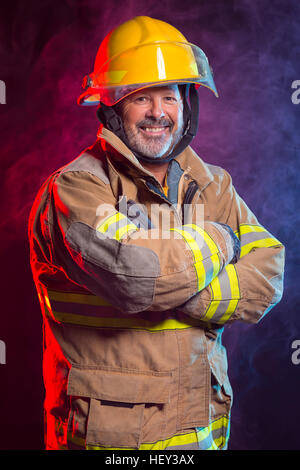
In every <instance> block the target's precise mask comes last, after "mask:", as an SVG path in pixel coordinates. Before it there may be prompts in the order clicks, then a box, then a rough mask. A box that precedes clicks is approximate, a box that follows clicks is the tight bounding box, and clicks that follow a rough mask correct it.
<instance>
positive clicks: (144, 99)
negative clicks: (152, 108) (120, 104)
mask: <svg viewBox="0 0 300 470" xmlns="http://www.w3.org/2000/svg"><path fill="white" fill-rule="evenodd" d="M134 102H135V103H137V104H145V103H148V102H149V98H148V96H138V97H137V98H136V99H135V100H134Z"/></svg>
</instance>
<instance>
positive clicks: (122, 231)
mask: <svg viewBox="0 0 300 470" xmlns="http://www.w3.org/2000/svg"><path fill="white" fill-rule="evenodd" d="M136 229H137V226H136V225H134V224H128V225H125V227H121V228H119V229H118V230H117V231H116V233H115V235H114V237H113V238H115V239H116V240H121V239H122V238H123V237H124V235H126V233H128V232H130V231H131V230H134V231H135V230H136Z"/></svg>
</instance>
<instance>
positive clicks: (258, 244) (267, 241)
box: [241, 238, 282, 258]
mask: <svg viewBox="0 0 300 470" xmlns="http://www.w3.org/2000/svg"><path fill="white" fill-rule="evenodd" d="M277 245H282V243H280V242H279V241H278V240H276V238H263V239H262V240H256V241H254V242H251V243H247V245H244V246H242V248H241V258H242V257H243V256H245V255H247V254H248V253H249V252H250V251H251V250H252V248H269V247H271V246H277Z"/></svg>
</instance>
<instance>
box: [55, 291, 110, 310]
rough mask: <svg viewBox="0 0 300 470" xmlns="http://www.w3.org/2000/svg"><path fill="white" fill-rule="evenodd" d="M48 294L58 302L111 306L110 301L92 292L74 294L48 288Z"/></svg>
mask: <svg viewBox="0 0 300 470" xmlns="http://www.w3.org/2000/svg"><path fill="white" fill-rule="evenodd" d="M48 295H49V298H50V299H51V300H56V301H58V302H67V303H76V304H86V305H98V306H111V304H110V303H109V302H107V301H106V300H104V299H101V298H100V297H97V296H96V295H90V294H74V293H71V292H59V291H52V290H48Z"/></svg>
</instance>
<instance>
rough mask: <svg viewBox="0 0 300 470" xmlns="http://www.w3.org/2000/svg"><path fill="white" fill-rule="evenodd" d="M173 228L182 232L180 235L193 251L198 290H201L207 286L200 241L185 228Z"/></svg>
mask: <svg viewBox="0 0 300 470" xmlns="http://www.w3.org/2000/svg"><path fill="white" fill-rule="evenodd" d="M171 230H173V231H174V232H177V233H180V235H181V236H182V238H183V239H184V240H185V241H186V243H187V244H188V246H189V248H190V250H191V251H192V253H193V256H194V260H195V263H194V268H195V271H196V276H197V290H198V291H200V290H202V289H203V288H204V287H205V281H206V272H205V270H204V266H203V263H202V260H203V256H202V252H201V250H200V248H199V246H198V243H197V242H196V240H195V239H194V238H193V236H192V235H191V234H190V233H189V232H187V231H185V230H182V229H179V228H173V229H171Z"/></svg>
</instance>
